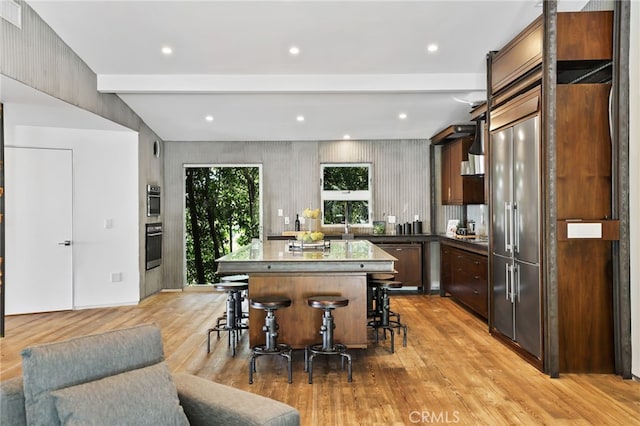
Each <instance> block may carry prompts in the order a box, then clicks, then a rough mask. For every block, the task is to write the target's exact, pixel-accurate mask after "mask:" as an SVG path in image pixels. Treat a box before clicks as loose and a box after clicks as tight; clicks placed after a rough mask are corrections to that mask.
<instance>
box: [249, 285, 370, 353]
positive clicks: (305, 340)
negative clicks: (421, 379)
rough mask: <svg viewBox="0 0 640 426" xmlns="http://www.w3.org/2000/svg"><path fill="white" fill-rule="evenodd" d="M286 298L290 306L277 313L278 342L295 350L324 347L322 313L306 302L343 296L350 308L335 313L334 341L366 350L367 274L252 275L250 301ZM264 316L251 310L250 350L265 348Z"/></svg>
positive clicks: (259, 311)
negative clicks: (321, 297) (312, 298)
mask: <svg viewBox="0 0 640 426" xmlns="http://www.w3.org/2000/svg"><path fill="white" fill-rule="evenodd" d="M267 295H272V296H286V297H289V298H290V299H291V302H292V303H291V306H290V307H288V308H284V309H278V310H277V311H276V317H277V320H278V324H279V326H280V330H279V336H278V342H279V343H287V344H289V345H291V346H292V347H293V348H294V349H303V348H304V347H305V346H306V345H310V344H314V343H321V342H322V335H321V334H320V326H321V325H322V314H323V311H322V309H316V308H312V307H310V306H309V305H308V304H307V298H308V297H311V296H317V295H322V296H324V295H326V296H343V297H346V298H348V299H349V305H348V306H345V307H343V308H338V309H334V311H333V316H334V318H335V320H334V322H335V326H336V327H335V330H334V340H335V342H339V343H343V344H345V345H347V346H348V347H350V348H366V347H367V274H366V273H326V272H325V273H303V274H301V273H265V274H260V273H253V274H250V275H249V298H250V299H251V298H253V297H258V296H267ZM264 317H265V312H264V311H263V310H260V309H252V308H251V309H250V313H249V341H250V345H251V346H255V345H258V344H264V342H265V335H264V331H262V326H263V325H264Z"/></svg>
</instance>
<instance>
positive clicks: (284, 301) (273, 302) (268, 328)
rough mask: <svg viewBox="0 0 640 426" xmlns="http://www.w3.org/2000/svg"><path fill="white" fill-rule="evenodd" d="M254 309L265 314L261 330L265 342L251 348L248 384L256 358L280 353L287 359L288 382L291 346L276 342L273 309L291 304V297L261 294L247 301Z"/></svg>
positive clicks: (253, 370) (251, 377) (290, 374)
mask: <svg viewBox="0 0 640 426" xmlns="http://www.w3.org/2000/svg"><path fill="white" fill-rule="evenodd" d="M249 304H250V305H251V307H252V308H254V309H262V310H264V311H266V313H267V315H266V317H265V318H264V325H263V326H262V331H264V333H265V344H264V345H256V346H254V347H252V348H251V358H250V359H249V384H252V383H253V373H254V372H255V371H256V358H258V357H260V356H263V355H280V356H282V357H284V358H286V359H287V367H288V373H289V383H291V381H292V372H291V346H289V345H287V344H285V343H278V329H279V328H280V326H279V325H278V321H277V319H276V315H275V311H277V310H278V309H281V308H287V307H289V306H291V299H290V298H288V297H283V296H263V297H256V298H253V299H251V300H250V301H249Z"/></svg>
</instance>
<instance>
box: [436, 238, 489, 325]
mask: <svg viewBox="0 0 640 426" xmlns="http://www.w3.org/2000/svg"><path fill="white" fill-rule="evenodd" d="M487 271H488V257H487V256H483V255H481V254H477V253H472V252H469V251H466V250H463V249H460V248H457V247H452V246H449V245H446V244H440V294H441V295H443V296H444V295H446V294H449V295H450V296H451V297H453V298H454V299H456V301H458V302H460V303H462V304H463V305H465V306H466V307H467V308H469V309H471V310H472V311H474V312H475V313H477V314H478V315H480V316H481V317H483V318H485V319H486V318H488V305H489V298H488V277H487Z"/></svg>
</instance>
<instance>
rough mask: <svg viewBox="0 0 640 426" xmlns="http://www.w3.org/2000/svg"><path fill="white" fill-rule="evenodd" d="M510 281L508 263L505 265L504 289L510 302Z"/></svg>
mask: <svg viewBox="0 0 640 426" xmlns="http://www.w3.org/2000/svg"><path fill="white" fill-rule="evenodd" d="M509 281H511V273H510V271H509V264H508V263H506V264H505V265H504V288H505V299H507V300H509V299H510V297H509V296H510V295H509Z"/></svg>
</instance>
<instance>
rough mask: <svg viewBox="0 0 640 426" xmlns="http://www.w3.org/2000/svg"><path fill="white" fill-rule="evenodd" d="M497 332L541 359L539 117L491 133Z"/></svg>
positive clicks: (494, 322) (493, 307) (493, 269)
mask: <svg viewBox="0 0 640 426" xmlns="http://www.w3.org/2000/svg"><path fill="white" fill-rule="evenodd" d="M491 152H492V154H491V173H492V184H491V185H492V196H491V201H492V219H491V220H492V231H491V238H492V247H493V249H492V252H491V264H492V274H491V275H492V276H491V288H492V291H493V303H492V318H493V320H492V328H494V329H495V330H497V331H499V332H500V333H501V334H503V335H504V336H507V337H509V338H510V339H512V340H513V341H515V342H517V343H518V344H519V345H520V347H522V348H523V349H525V350H526V351H528V352H529V353H531V354H532V355H534V356H535V357H537V358H538V359H542V325H541V309H542V308H541V304H540V237H539V236H540V207H539V206H540V183H539V181H540V179H539V176H540V119H539V117H538V116H535V117H532V118H530V119H528V120H526V121H523V122H521V123H518V124H516V125H514V126H511V127H508V128H505V129H503V130H500V131H497V132H495V133H493V134H492V135H491Z"/></svg>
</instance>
